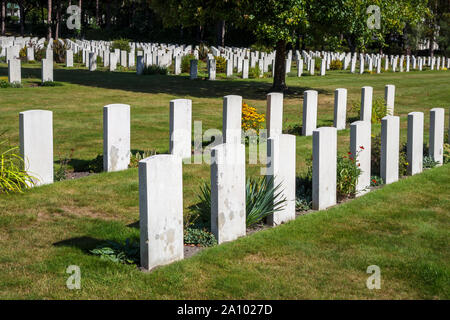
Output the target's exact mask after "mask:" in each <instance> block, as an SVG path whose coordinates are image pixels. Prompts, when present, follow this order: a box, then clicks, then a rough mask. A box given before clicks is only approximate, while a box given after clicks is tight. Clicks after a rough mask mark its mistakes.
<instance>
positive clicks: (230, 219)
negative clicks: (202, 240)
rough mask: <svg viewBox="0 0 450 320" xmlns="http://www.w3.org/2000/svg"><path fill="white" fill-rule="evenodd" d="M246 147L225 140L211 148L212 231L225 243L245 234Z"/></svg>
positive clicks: (220, 241)
mask: <svg viewBox="0 0 450 320" xmlns="http://www.w3.org/2000/svg"><path fill="white" fill-rule="evenodd" d="M245 183H246V182H245V146H244V145H243V144H240V143H223V144H220V145H218V146H216V147H214V148H212V149H211V232H212V234H214V236H215V237H216V239H217V242H218V243H219V244H220V243H223V242H226V241H232V240H235V239H237V238H239V237H242V236H245V233H246V223H245V221H246V211H245V204H246V196H245Z"/></svg>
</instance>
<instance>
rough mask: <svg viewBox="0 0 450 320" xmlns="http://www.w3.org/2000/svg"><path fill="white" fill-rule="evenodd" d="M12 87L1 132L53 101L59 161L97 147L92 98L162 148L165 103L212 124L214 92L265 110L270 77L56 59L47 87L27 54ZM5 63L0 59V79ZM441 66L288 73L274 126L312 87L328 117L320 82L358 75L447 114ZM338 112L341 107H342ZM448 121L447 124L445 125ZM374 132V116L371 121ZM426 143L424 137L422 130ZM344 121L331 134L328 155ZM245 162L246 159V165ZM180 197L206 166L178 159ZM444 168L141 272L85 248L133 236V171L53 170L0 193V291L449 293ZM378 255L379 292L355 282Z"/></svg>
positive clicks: (305, 143)
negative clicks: (73, 286) (144, 72)
mask: <svg viewBox="0 0 450 320" xmlns="http://www.w3.org/2000/svg"><path fill="white" fill-rule="evenodd" d="M23 67H24V68H23V71H22V77H23V82H24V84H25V87H24V88H20V89H14V88H8V89H0V108H1V110H2V115H1V123H0V131H3V130H7V132H8V136H9V137H10V139H11V142H12V143H15V144H17V143H18V132H19V128H18V127H19V117H18V113H19V112H20V111H24V110H28V109H45V110H52V111H53V112H54V147H55V161H57V160H58V154H61V155H62V156H65V155H66V154H68V153H69V152H70V149H72V148H73V149H74V156H73V158H74V161H72V166H75V167H76V166H77V164H79V163H83V162H85V161H88V160H91V159H93V158H95V157H96V156H97V155H98V154H101V153H102V107H103V106H104V105H106V104H110V103H126V104H130V105H131V148H132V149H134V150H147V149H156V150H157V151H158V152H159V153H165V152H167V151H168V149H169V101H170V100H171V99H175V98H189V99H192V100H193V120H194V121H196V120H201V121H203V131H205V130H207V129H209V128H218V129H221V127H222V97H223V96H225V95H228V94H238V95H242V96H243V98H244V101H245V102H247V103H249V104H250V105H254V106H256V107H257V109H258V111H259V112H265V104H266V102H265V99H266V93H267V91H268V90H269V88H270V86H271V79H258V80H242V79H233V80H217V81H205V80H196V81H190V80H188V79H187V77H186V76H136V75H135V74H133V73H132V72H115V73H109V72H104V71H96V72H88V71H86V70H84V69H82V68H80V69H74V70H68V69H65V68H61V67H59V68H56V69H55V81H57V82H59V83H61V84H62V86H57V87H39V86H37V83H39V82H40V81H39V74H40V70H39V68H37V65H27V64H24V65H23ZM6 74H7V69H6V68H5V65H4V64H0V78H2V77H4V76H5V75H6ZM449 79H450V73H449V72H445V71H434V72H433V71H425V72H410V73H408V74H407V73H402V74H400V73H384V74H380V75H377V74H375V75H369V74H364V75H359V74H353V75H352V74H349V73H348V72H342V71H335V72H330V73H327V76H325V77H320V76H314V77H311V76H306V77H302V78H300V79H298V78H294V77H290V78H288V81H287V82H288V85H289V88H290V91H289V93H288V94H287V95H286V96H285V101H284V122H285V123H284V127H285V128H287V127H290V126H294V125H301V119H302V114H301V106H302V102H303V101H302V100H303V99H302V93H303V91H304V90H306V89H315V90H318V91H319V108H318V125H319V126H325V125H327V126H329V125H332V123H333V91H334V89H336V88H340V87H342V88H347V89H348V95H349V104H348V105H349V106H350V105H351V103H350V101H352V100H359V99H360V89H361V87H362V86H364V85H370V86H373V87H374V97H383V95H384V85H385V84H395V85H396V105H395V113H396V115H399V116H400V117H401V127H402V135H401V137H402V138H401V139H402V141H405V140H406V117H407V113H408V112H411V111H423V112H424V113H425V130H424V132H425V135H426V139H427V136H428V124H429V110H430V109H431V108H434V107H444V108H446V112H448V111H447V110H448V101H449V93H448V92H449V89H450V81H449ZM355 117H356V115H355V114H349V115H348V119H349V118H355ZM446 127H447V126H446ZM379 130H380V128H379V125H374V126H373V132H374V133H376V132H378V131H379ZM425 141H426V140H425ZM348 144H349V129H346V130H344V131H340V132H339V136H338V146H339V151H340V152H346V151H347V150H348V148H349V146H348ZM311 153H312V139H311V137H300V136H298V137H297V172H298V173H300V172H302V171H304V170H305V160H306V159H308V158H310V157H311ZM257 169H258V166H249V167H248V172H249V174H256V173H257ZM183 180H184V181H183V183H184V185H183V186H184V189H183V192H184V207H185V212H187V208H188V207H189V206H190V205H191V204H193V203H195V202H196V199H195V195H196V194H197V193H198V192H199V186H200V182H201V180H209V166H207V165H184V166H183ZM449 181H450V166H449V165H446V166H444V167H441V168H436V169H432V170H428V171H426V172H425V173H423V174H421V175H419V176H414V177H411V178H407V179H404V180H402V181H400V182H398V183H396V184H393V185H389V186H386V187H385V188H383V189H381V190H378V191H376V192H372V193H370V194H368V195H366V196H364V197H362V198H360V199H357V200H354V201H351V202H349V203H346V204H343V205H341V206H339V207H336V208H333V209H331V210H328V211H322V212H317V213H313V214H310V215H307V216H303V217H301V218H299V219H297V220H296V221H293V222H291V223H288V224H287V225H285V226H281V227H278V228H275V229H271V230H267V231H263V232H259V233H257V234H254V235H252V236H249V237H246V238H244V239H240V240H238V241H236V242H233V243H230V244H225V245H221V246H218V247H215V248H212V249H207V250H205V251H204V252H202V253H200V254H199V255H198V256H195V257H193V258H191V259H188V260H186V261H182V262H179V263H175V264H173V265H170V266H167V267H163V268H160V269H158V270H156V271H155V272H152V273H150V274H144V273H141V272H140V271H138V270H136V268H135V267H134V266H126V265H117V264H113V263H109V262H105V261H101V260H100V259H99V258H98V257H95V256H92V255H90V254H89V253H88V251H89V250H90V249H92V248H94V247H95V246H96V245H98V244H99V243H101V242H102V241H104V240H116V241H123V240H124V239H126V238H134V237H138V230H137V229H136V228H133V227H131V226H130V225H133V224H135V222H136V221H137V220H138V217H139V210H138V174H137V170H136V169H130V170H126V171H123V172H117V173H102V174H99V175H95V176H90V177H86V178H83V179H78V180H75V181H63V182H58V183H55V184H53V185H48V186H43V187H39V188H35V189H32V190H30V191H27V192H26V193H25V194H17V195H12V196H4V195H2V196H0V298H58V299H69V298H163V299H164V298H180V299H181V298H183V299H184V298H281V299H282V298H385V299H390V298H441V299H448V298H450V292H449V285H448V283H449V280H450V279H449V250H448V245H447V243H448V239H449V235H450V234H449V230H450V228H449V222H450V220H449V212H450V203H449V201H450V198H449V194H450V190H449V188H450V184H449ZM71 264H75V265H79V266H80V267H81V272H82V290H79V291H70V290H68V289H67V288H66V287H65V281H66V279H67V277H68V275H67V274H65V269H66V267H67V266H69V265H71ZM371 264H376V265H379V266H380V268H381V272H382V289H381V290H377V291H372V290H368V289H366V287H365V280H366V279H367V277H368V276H369V275H368V274H366V273H365V270H366V268H367V266H369V265H371Z"/></svg>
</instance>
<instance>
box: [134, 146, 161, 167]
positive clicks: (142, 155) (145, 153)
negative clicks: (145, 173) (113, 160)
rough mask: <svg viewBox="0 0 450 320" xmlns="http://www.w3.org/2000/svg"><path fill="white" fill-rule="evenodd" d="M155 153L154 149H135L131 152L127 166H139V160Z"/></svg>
mask: <svg viewBox="0 0 450 320" xmlns="http://www.w3.org/2000/svg"><path fill="white" fill-rule="evenodd" d="M154 155H156V150H147V151H142V152H141V151H136V152H134V153H132V154H131V157H130V164H129V165H128V167H129V168H137V167H139V161H141V160H143V159H145V158H148V157H151V156H154Z"/></svg>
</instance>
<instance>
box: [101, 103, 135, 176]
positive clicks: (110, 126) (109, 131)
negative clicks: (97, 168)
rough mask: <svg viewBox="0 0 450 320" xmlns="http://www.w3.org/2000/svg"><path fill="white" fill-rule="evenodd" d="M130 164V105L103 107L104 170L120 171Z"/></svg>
mask: <svg viewBox="0 0 450 320" xmlns="http://www.w3.org/2000/svg"><path fill="white" fill-rule="evenodd" d="M129 164H130V106H129V105H126V104H109V105H107V106H104V107H103V170H105V171H120V170H125V169H127V168H128V165H129Z"/></svg>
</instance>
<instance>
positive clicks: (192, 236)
mask: <svg viewBox="0 0 450 320" xmlns="http://www.w3.org/2000/svg"><path fill="white" fill-rule="evenodd" d="M184 244H193V245H200V246H202V247H212V246H215V245H216V244H217V240H216V237H214V235H213V234H212V233H210V232H207V231H205V230H201V229H194V228H187V229H185V230H184Z"/></svg>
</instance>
